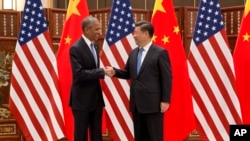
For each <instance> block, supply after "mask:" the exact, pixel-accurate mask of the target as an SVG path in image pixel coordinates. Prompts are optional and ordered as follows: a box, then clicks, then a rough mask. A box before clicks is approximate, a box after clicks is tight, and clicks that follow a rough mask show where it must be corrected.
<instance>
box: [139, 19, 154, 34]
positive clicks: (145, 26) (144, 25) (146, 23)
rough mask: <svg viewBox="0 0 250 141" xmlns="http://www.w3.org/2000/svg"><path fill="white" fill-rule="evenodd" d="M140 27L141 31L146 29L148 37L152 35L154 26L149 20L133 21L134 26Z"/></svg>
mask: <svg viewBox="0 0 250 141" xmlns="http://www.w3.org/2000/svg"><path fill="white" fill-rule="evenodd" d="M138 26H139V27H140V28H141V31H148V34H149V36H150V37H153V35H154V26H153V25H152V24H151V23H150V22H149V21H145V20H142V21H138V22H136V23H135V27H138Z"/></svg>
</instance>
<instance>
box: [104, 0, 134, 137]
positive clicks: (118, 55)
mask: <svg viewBox="0 0 250 141" xmlns="http://www.w3.org/2000/svg"><path fill="white" fill-rule="evenodd" d="M133 30H134V20H133V14H132V11H131V6H130V1H129V0H122V1H121V0H114V1H113V4H112V8H111V14H110V20H109V24H108V29H107V32H106V36H105V39H104V43H103V48H102V49H103V53H102V56H101V67H105V66H113V67H117V68H124V66H125V64H126V61H127V59H128V54H129V52H130V51H131V49H132V48H133V47H135V42H134V39H133V36H132V32H133ZM129 89H130V87H129V81H127V80H120V79H119V80H118V79H116V78H112V79H109V78H107V79H105V80H104V84H103V93H104V97H105V103H108V104H106V106H105V107H106V110H107V114H108V118H109V119H110V121H111V125H107V126H108V129H109V128H111V129H114V130H111V133H110V134H111V135H114V136H115V137H113V140H134V133H133V122H132V117H131V115H130V113H129ZM109 126H110V127H109Z"/></svg>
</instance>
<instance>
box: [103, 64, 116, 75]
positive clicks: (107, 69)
mask: <svg viewBox="0 0 250 141" xmlns="http://www.w3.org/2000/svg"><path fill="white" fill-rule="evenodd" d="M104 73H105V75H107V76H109V77H113V76H114V75H115V70H114V68H113V67H110V66H106V67H105V68H104Z"/></svg>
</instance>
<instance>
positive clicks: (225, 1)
mask: <svg viewBox="0 0 250 141" xmlns="http://www.w3.org/2000/svg"><path fill="white" fill-rule="evenodd" d="M68 1H69V0H55V1H54V8H67V4H68ZM112 1H113V0H87V2H88V5H89V10H93V9H100V8H107V7H111V5H112ZM219 1H220V4H221V7H232V6H241V5H244V4H245V1H246V0H219ZM154 2H155V0H131V5H132V7H133V8H136V9H153V7H154ZM173 3H174V6H194V7H198V6H199V3H200V0H173Z"/></svg>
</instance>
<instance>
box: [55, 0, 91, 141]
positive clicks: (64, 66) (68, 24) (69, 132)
mask: <svg viewBox="0 0 250 141" xmlns="http://www.w3.org/2000/svg"><path fill="white" fill-rule="evenodd" d="M88 15H89V11H88V7H87V2H86V1H85V0H70V1H69V5H68V10H67V15H66V19H65V23H64V28H63V32H62V36H61V41H60V46H59V49H58V54H57V65H58V75H59V89H60V96H61V99H62V103H63V110H64V120H65V127H66V128H65V130H66V136H67V138H68V139H69V141H73V140H74V122H73V115H72V112H71V109H70V107H69V96H70V87H71V83H72V70H71V65H70V58H69V49H70V47H71V45H72V44H73V43H74V42H75V41H76V40H77V39H78V38H79V37H80V36H81V34H82V29H81V22H82V20H83V18H84V17H86V16H88Z"/></svg>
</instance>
